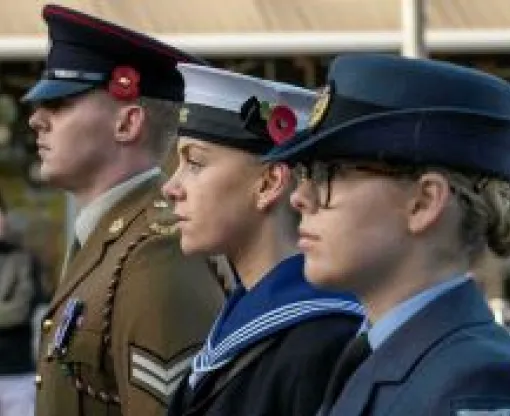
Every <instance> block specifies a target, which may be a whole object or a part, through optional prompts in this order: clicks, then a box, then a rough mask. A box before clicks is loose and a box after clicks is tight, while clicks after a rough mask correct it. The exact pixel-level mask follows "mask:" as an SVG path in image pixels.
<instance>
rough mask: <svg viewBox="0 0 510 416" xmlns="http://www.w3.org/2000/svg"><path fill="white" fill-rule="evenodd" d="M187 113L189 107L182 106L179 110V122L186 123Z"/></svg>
mask: <svg viewBox="0 0 510 416" xmlns="http://www.w3.org/2000/svg"><path fill="white" fill-rule="evenodd" d="M189 113H190V110H189V108H187V107H182V108H181V110H180V111H179V122H180V123H183V124H184V123H187V122H188V115H189Z"/></svg>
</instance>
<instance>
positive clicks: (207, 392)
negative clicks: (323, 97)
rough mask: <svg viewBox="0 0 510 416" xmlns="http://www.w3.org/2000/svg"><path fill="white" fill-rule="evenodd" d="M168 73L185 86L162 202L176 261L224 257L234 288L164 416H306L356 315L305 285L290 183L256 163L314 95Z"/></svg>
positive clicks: (196, 73)
mask: <svg viewBox="0 0 510 416" xmlns="http://www.w3.org/2000/svg"><path fill="white" fill-rule="evenodd" d="M178 69H179V70H180V71H181V72H182V73H183V75H184V79H185V83H186V89H185V91H186V95H185V104H184V107H183V108H182V110H181V126H180V129H179V142H178V154H179V162H180V163H179V166H178V168H177V170H176V171H175V173H174V175H173V176H172V177H171V178H170V179H169V180H168V182H167V183H166V184H165V185H164V186H163V188H162V192H163V194H164V195H166V196H167V197H168V198H169V199H170V200H171V201H172V202H173V204H174V209H175V214H176V215H177V217H178V222H177V226H178V228H179V232H180V236H181V247H182V249H183V251H184V252H185V253H188V254H191V253H195V254H196V253H201V254H207V255H214V254H224V255H225V256H226V258H227V259H228V260H229V261H230V263H231V264H232V266H233V269H234V270H235V272H236V276H237V285H236V287H235V288H234V290H233V292H232V294H231V295H230V296H229V298H228V300H227V303H226V305H225V307H224V308H223V311H222V312H221V314H220V316H219V318H218V319H217V320H216V322H215V324H214V326H213V327H212V329H211V331H210V333H209V336H208V338H207V341H206V343H205V344H204V346H203V348H202V350H201V351H200V352H199V353H198V354H197V355H196V356H195V358H194V359H193V363H192V370H191V373H190V374H189V376H188V377H187V378H185V379H183V381H182V383H181V386H180V388H179V390H178V391H177V393H176V394H175V395H174V397H173V400H171V402H170V406H169V415H171V416H179V415H188V416H191V415H196V416H198V415H201V416H204V415H209V416H230V415H231V416H242V415H246V416H268V415H273V416H291V415H296V416H297V415H312V414H313V413H314V412H315V410H316V409H317V408H318V407H319V404H320V402H321V399H322V395H323V392H324V388H325V385H326V383H327V381H328V379H329V375H330V371H331V369H332V366H333V364H334V362H335V359H336V356H337V355H338V354H339V353H340V352H341V351H342V349H343V347H344V346H345V344H346V343H347V341H348V340H349V339H350V338H352V337H353V336H354V335H355V334H356V331H357V330H358V328H359V326H360V323H361V321H362V316H363V314H362V308H361V307H360V305H359V303H358V302H357V300H356V299H355V297H354V296H352V295H350V294H348V293H335V292H328V291H324V290H320V289H316V288H313V287H312V286H311V285H310V284H309V283H308V282H307V281H306V280H305V278H304V276H303V256H302V255H301V254H300V253H299V252H298V250H297V247H296V239H297V227H296V225H297V221H298V218H297V216H296V214H295V213H294V212H293V211H292V209H291V207H290V204H289V201H288V197H289V192H290V190H291V187H292V185H293V183H294V182H293V180H292V176H291V172H290V170H289V169H288V167H287V166H286V165H285V164H282V163H275V164H265V163H260V162H259V161H258V156H259V155H260V154H263V153H265V152H267V151H268V150H269V149H270V148H271V147H272V146H273V143H274V141H276V142H280V141H284V140H285V139H287V138H289V137H291V136H292V135H293V133H294V132H295V131H296V130H300V129H302V128H303V127H304V126H305V124H306V120H307V117H308V113H309V110H310V108H311V105H312V103H313V98H314V94H313V93H312V92H311V91H308V90H305V89H301V88H298V87H293V86H291V85H287V84H283V83H276V82H271V81H265V80H260V79H257V78H253V77H248V76H244V75H240V74H235V73H232V72H228V71H224V70H220V69H215V68H210V67H200V66H196V65H192V64H179V66H178ZM243 119H244V120H243ZM245 127H246V128H245Z"/></svg>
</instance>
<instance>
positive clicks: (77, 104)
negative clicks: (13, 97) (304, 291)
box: [24, 5, 223, 416]
mask: <svg viewBox="0 0 510 416" xmlns="http://www.w3.org/2000/svg"><path fill="white" fill-rule="evenodd" d="M43 17H44V20H45V21H46V23H47V24H48V27H49V35H50V41H51V42H50V43H51V49H50V51H49V55H48V59H47V62H46V69H45V71H44V73H43V74H42V77H41V79H40V80H39V81H38V82H37V84H36V85H35V86H34V87H33V88H32V89H31V90H30V91H29V92H28V94H27V95H26V96H25V97H24V100H25V101H27V102H30V103H32V104H33V105H34V110H33V114H32V116H31V117H30V120H29V124H30V126H31V128H32V129H33V130H34V131H35V132H36V134H37V144H38V149H39V155H40V157H41V170H40V175H41V178H42V180H43V181H45V182H46V183H48V184H49V185H51V186H54V187H58V188H60V189H64V190H67V191H69V192H70V193H71V194H72V195H73V196H74V197H75V200H76V202H77V205H78V208H79V212H78V215H77V218H76V222H75V227H74V231H75V240H74V242H73V244H72V245H71V248H70V250H69V252H68V255H67V259H66V262H65V267H64V268H63V269H64V270H63V273H62V277H61V282H60V285H59V287H58V288H57V290H56V293H55V295H54V297H53V299H52V301H51V303H50V305H49V309H48V314H47V316H46V319H45V320H44V322H43V337H42V341H41V348H40V351H41V354H40V355H39V360H38V378H37V404H36V407H37V409H36V412H37V415H38V416H101V415H109V416H117V415H124V416H140V415H144V416H158V415H163V414H165V413H166V403H167V401H168V400H169V397H170V396H171V395H172V393H173V391H174V388H175V386H176V385H177V384H178V381H179V380H180V377H182V374H183V372H184V371H185V369H186V368H187V366H188V364H189V360H190V356H191V355H192V354H193V353H194V352H195V351H196V350H197V349H198V348H199V347H200V346H201V344H202V342H203V340H204V339H205V336H206V335H207V331H208V328H209V327H210V325H211V324H212V321H213V319H214V317H215V316H216V314H217V312H218V310H219V308H220V306H221V305H222V302H223V295H222V292H221V288H220V287H219V285H218V284H217V282H216V280H215V278H214V276H213V274H212V273H211V271H210V268H209V266H208V264H207V263H206V261H205V260H204V259H202V258H192V257H184V256H183V255H182V252H181V250H180V248H179V241H178V239H177V237H176V236H175V235H174V234H175V233H174V227H173V224H172V222H173V217H172V215H170V214H171V210H170V209H169V207H168V203H167V202H166V201H165V200H163V199H162V198H161V195H160V192H159V190H160V185H161V182H162V180H163V175H162V173H161V170H160V168H159V163H160V160H161V159H162V157H163V155H164V153H165V152H166V151H167V149H168V147H169V146H170V145H171V142H172V140H173V139H174V137H175V132H176V129H177V125H178V109H179V107H180V103H181V102H182V100H183V95H184V83H183V79H182V76H181V75H180V73H179V72H178V71H177V70H176V68H175V67H176V64H177V62H178V61H182V60H184V61H195V58H193V57H191V56H189V55H186V54H184V53H183V52H181V51H179V50H177V49H174V48H171V47H169V46H167V45H164V44H162V43H160V42H158V41H156V40H154V39H152V38H149V37H147V36H144V35H142V34H140V33H136V32H133V31H131V30H129V29H126V28H123V27H120V26H117V25H114V24H111V23H110V22H106V21H104V20H100V19H98V18H95V17H92V16H89V15H86V14H84V13H80V12H78V11H76V10H72V9H69V8H65V7H61V6H53V5H48V6H45V7H44V9H43ZM174 142H175V140H174Z"/></svg>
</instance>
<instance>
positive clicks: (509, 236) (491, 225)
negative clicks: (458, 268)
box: [442, 171, 510, 262]
mask: <svg viewBox="0 0 510 416" xmlns="http://www.w3.org/2000/svg"><path fill="white" fill-rule="evenodd" d="M442 173H444V174H445V176H446V177H447V179H448V181H449V183H450V186H451V188H452V190H453V193H454V194H455V195H456V197H457V199H458V201H459V206H460V207H461V221H460V237H461V243H462V244H463V246H465V247H466V248H467V250H468V253H469V255H470V260H471V261H472V262H475V261H476V260H477V259H478V258H479V257H480V256H481V255H482V254H483V252H484V250H485V249H486V247H488V248H489V249H490V250H491V251H492V252H493V253H494V254H496V255H497V256H499V257H506V256H508V255H509V254H510V183H509V182H507V181H504V180H501V179H495V178H489V177H484V176H480V175H478V176H475V175H466V174H462V173H458V172H453V171H443V172H442Z"/></svg>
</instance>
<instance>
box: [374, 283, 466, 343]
mask: <svg viewBox="0 0 510 416" xmlns="http://www.w3.org/2000/svg"><path fill="white" fill-rule="evenodd" d="M469 278H470V277H469V276H467V275H462V276H457V277H455V278H453V279H449V280H447V281H446V282H443V283H440V284H438V285H435V286H432V287H431V288H429V289H427V290H424V291H423V292H420V293H418V294H417V295H415V296H413V297H412V298H410V299H407V300H406V301H404V302H402V303H400V304H398V305H397V306H395V307H394V308H393V309H391V310H390V311H389V312H387V313H386V314H385V315H384V316H383V317H382V318H381V319H379V320H378V321H377V322H376V323H375V324H374V325H373V326H372V327H371V328H370V329H369V330H368V341H369V342H370V346H371V347H372V350H375V349H377V348H378V347H379V346H380V345H381V344H382V343H383V342H384V341H386V340H387V339H388V338H389V337H390V336H391V335H392V334H393V333H394V332H395V331H396V330H397V329H399V328H400V327H401V326H402V325H403V324H405V323H406V322H407V321H409V319H411V318H412V317H413V316H414V315H416V314H417V313H418V312H419V311H421V310H422V309H423V308H424V307H425V306H427V305H428V304H429V303H430V302H432V301H433V300H435V299H437V298H438V297H439V296H441V295H442V294H444V293H446V292H448V291H450V290H452V289H453V288H455V287H457V286H459V285H461V284H463V283H465V282H467V281H468V280H469Z"/></svg>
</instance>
